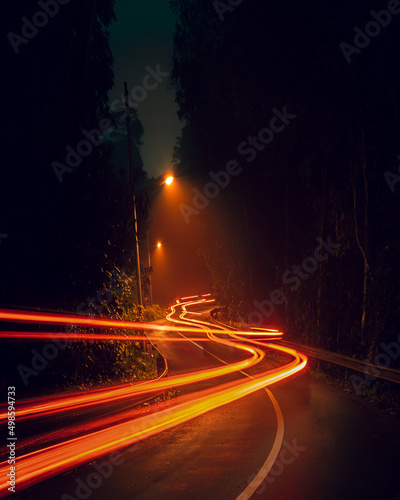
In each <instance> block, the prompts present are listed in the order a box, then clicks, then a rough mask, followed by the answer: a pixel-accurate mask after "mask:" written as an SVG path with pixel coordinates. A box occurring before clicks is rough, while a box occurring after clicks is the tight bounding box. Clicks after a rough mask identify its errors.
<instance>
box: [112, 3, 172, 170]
mask: <svg viewBox="0 0 400 500" xmlns="http://www.w3.org/2000/svg"><path fill="white" fill-rule="evenodd" d="M115 12H116V17H117V21H116V22H114V23H113V24H112V26H111V27H110V35H111V36H110V45H111V50H112V53H113V57H114V77H115V86H114V88H113V90H112V91H111V92H110V94H109V98H110V103H112V102H113V100H115V99H120V98H121V94H122V93H123V88H124V87H123V85H124V81H127V83H128V89H129V91H130V92H131V91H132V89H134V88H135V87H137V86H142V87H143V83H144V81H145V82H146V83H148V86H149V87H153V86H154V85H153V84H154V82H155V80H154V78H153V77H151V78H148V79H147V80H144V79H145V78H146V76H147V75H148V74H149V71H148V69H146V68H148V67H150V68H151V69H152V70H153V71H154V72H156V71H157V67H158V68H159V74H160V75H164V74H165V73H169V74H170V73H171V69H172V51H173V35H174V28H175V18H174V15H173V13H172V11H171V10H170V8H169V6H168V2H167V0H147V1H146V2H132V1H131V0H117V2H116V8H115ZM160 80H161V83H159V84H158V85H157V87H156V88H154V89H153V90H148V91H146V92H147V95H145V94H143V93H142V92H141V91H140V90H138V91H137V93H136V94H135V96H137V98H138V100H137V101H135V99H133V100H134V101H135V102H137V103H138V106H137V108H136V109H137V111H138V116H139V119H140V121H141V122H142V124H143V127H144V137H143V142H144V144H143V146H142V147H141V156H142V159H143V163H144V169H145V170H146V171H147V173H148V174H149V176H150V177H152V176H154V177H157V176H159V175H160V174H162V173H163V172H165V171H166V170H169V169H170V168H171V158H172V153H173V147H174V145H175V142H176V138H177V137H178V136H179V135H180V130H181V123H180V122H179V119H178V116H177V109H178V107H177V105H176V103H175V101H174V99H175V92H174V89H173V88H172V86H171V83H170V77H169V76H167V77H166V76H161V77H160ZM139 101H140V102H139Z"/></svg>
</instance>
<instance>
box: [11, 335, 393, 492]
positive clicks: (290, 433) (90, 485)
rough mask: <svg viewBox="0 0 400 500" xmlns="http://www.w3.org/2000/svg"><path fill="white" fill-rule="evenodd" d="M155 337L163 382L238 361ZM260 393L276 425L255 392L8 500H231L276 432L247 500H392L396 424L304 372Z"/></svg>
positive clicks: (207, 347) (217, 350)
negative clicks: (165, 373) (268, 464)
mask: <svg viewBox="0 0 400 500" xmlns="http://www.w3.org/2000/svg"><path fill="white" fill-rule="evenodd" d="M165 335H168V334H165V333H159V334H158V336H159V340H158V341H157V347H158V349H159V350H160V351H161V352H162V353H163V354H164V355H165V356H166V358H167V360H168V365H169V369H170V374H171V375H175V374H179V373H183V372H188V371H193V370H198V369H201V368H206V367H211V366H218V365H219V364H220V363H221V362H220V361H218V360H217V359H216V358H215V356H217V357H218V358H220V359H222V360H224V361H226V362H232V361H237V360H239V359H243V355H242V354H237V352H236V351H232V349H230V348H229V347H226V346H220V345H218V346H215V345H214V344H211V343H210V342H200V343H198V342H196V343H197V344H198V345H195V344H193V343H191V342H189V341H188V342H175V343H170V342H165V341H163V336H165ZM185 335H186V334H185ZM196 336H198V335H196ZM188 337H189V335H188ZM241 376H244V375H241V374H234V375H231V376H229V377H231V378H230V379H231V380H233V379H234V378H237V377H241ZM229 377H224V380H229ZM215 382H218V379H217V380H216V381H206V382H203V383H199V384H196V386H190V387H189V386H188V387H184V388H181V389H180V392H179V394H184V393H188V392H190V391H193V390H199V389H203V388H205V387H211V386H212V385H213V384H214V383H215ZM270 391H271V393H272V394H273V395H274V396H275V398H276V400H277V402H278V404H279V407H280V410H281V412H282V415H283V420H282V421H281V422H280V424H279V425H278V418H277V414H276V409H275V407H274V405H273V403H272V402H271V398H270V395H269V393H268V391H265V390H260V391H258V392H256V393H254V394H252V395H250V396H246V397H244V398H242V399H240V400H237V401H235V402H233V403H230V404H228V405H225V406H222V407H220V408H218V409H215V410H212V411H210V412H208V413H206V414H204V415H202V416H200V417H197V418H195V419H193V420H190V421H189V422H187V423H184V424H181V425H179V426H177V427H174V428H172V429H170V430H167V431H164V432H162V433H161V434H158V435H155V436H153V437H150V438H148V439H146V440H143V441H141V442H139V443H137V444H136V445H133V446H131V447H129V448H126V449H122V450H121V452H120V453H117V454H116V455H115V456H114V457H110V456H105V457H102V458H100V459H98V460H96V461H94V462H91V463H88V464H85V465H83V466H80V467H78V468H76V469H73V470H71V471H68V472H66V473H64V474H62V475H60V476H57V477H54V478H52V479H49V480H47V481H44V482H42V483H40V484H38V485H36V486H33V487H31V488H28V489H27V490H24V491H21V492H20V493H16V494H15V495H12V498H15V499H21V500H28V499H35V500H36V499H44V500H46V499H62V500H71V499H76V498H79V499H82V498H92V499H93V500H97V499H99V500H109V499H112V500H114V499H118V500H119V499H121V500H124V499H129V500H131V499H135V500H136V499H138V500H141V499H151V500H153V499H154V500H158V499H163V500H169V499H171V500H172V499H174V500H206V499H207V500H214V499H215V500H220V499H232V500H235V499H236V498H238V497H239V495H240V494H241V493H242V492H243V491H244V490H245V489H246V487H247V486H248V484H249V483H251V481H252V480H253V478H254V476H255V475H256V474H257V473H258V471H259V470H260V469H261V468H262V467H263V464H264V463H265V461H266V460H267V458H268V456H269V455H270V453H271V450H272V449H273V446H274V441H275V439H276V435H277V432H278V428H282V425H283V426H284V435H283V443H282V446H281V448H280V450H279V454H278V458H277V461H276V462H275V464H274V466H273V467H272V469H271V471H270V472H269V474H268V476H267V478H266V479H265V480H264V482H263V483H262V484H261V485H260V487H259V488H258V490H257V491H256V492H255V493H254V494H253V496H252V498H253V499H257V498H259V499H289V500H292V499H296V500H297V499H300V500H301V499H308V500H314V499H315V500H320V499H347V498H348V499H400V474H399V473H400V460H399V456H400V454H399V450H400V422H399V419H398V418H397V417H394V416H390V415H387V414H383V413H382V412H380V411H379V410H377V409H375V408H374V407H372V406H370V405H368V404H366V403H364V402H362V401H360V400H359V399H358V398H356V397H355V396H353V395H351V394H348V393H345V392H343V391H341V390H339V389H336V388H335V387H333V386H330V385H327V384H326V383H324V382H322V381H317V380H315V379H313V378H312V377H311V376H310V375H309V374H308V373H304V372H302V373H301V374H299V375H297V376H295V377H292V378H289V379H287V380H286V381H283V382H281V383H279V384H277V385H273V386H271V388H270ZM242 498H243V497H242Z"/></svg>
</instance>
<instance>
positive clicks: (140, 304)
mask: <svg viewBox="0 0 400 500" xmlns="http://www.w3.org/2000/svg"><path fill="white" fill-rule="evenodd" d="M124 93H125V116H126V137H127V140H128V171H129V189H130V191H131V193H132V201H133V222H134V231H135V260H136V277H137V293H138V307H139V321H141V320H142V309H143V302H142V282H141V276H140V254H139V237H138V227H137V214H136V198H135V186H134V181H133V165H132V144H131V130H130V123H131V119H130V115H129V93H128V84H127V82H124Z"/></svg>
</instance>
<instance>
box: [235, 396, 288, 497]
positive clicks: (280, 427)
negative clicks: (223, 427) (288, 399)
mask: <svg viewBox="0 0 400 500" xmlns="http://www.w3.org/2000/svg"><path fill="white" fill-rule="evenodd" d="M264 390H265V391H266V392H267V394H268V396H269V398H270V399H271V402H272V404H273V405H274V409H275V413H276V418H277V430H276V436H275V441H274V444H273V445H272V449H271V451H270V453H269V455H268V457H267V460H266V461H265V462H264V464H263V466H262V467H261V469H260V470H259V471H258V473H257V475H256V477H255V478H254V479H253V481H252V482H251V483H250V484H249V485H248V486H247V488H246V489H245V490H244V491H242V493H241V494H240V495H239V496H238V497H237V498H236V500H248V499H249V498H250V497H251V496H252V495H253V493H254V492H255V491H256V490H257V488H258V487H259V486H260V484H261V483H262V482H263V481H264V479H265V478H266V477H267V476H268V474H269V471H270V470H271V468H272V466H273V465H274V463H275V460H276V459H277V457H278V454H279V451H280V449H281V446H282V441H283V433H284V430H285V424H284V420H283V415H282V410H281V407H280V406H279V403H278V401H277V400H276V399H275V397H274V395H273V394H272V392H271V391H270V390H269V389H268V388H267V387H265V388H264Z"/></svg>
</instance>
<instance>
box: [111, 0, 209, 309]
mask: <svg viewBox="0 0 400 500" xmlns="http://www.w3.org/2000/svg"><path fill="white" fill-rule="evenodd" d="M116 17H117V22H115V23H114V24H113V25H112V26H111V28H110V34H111V38H110V45H111V50H112V52H113V56H114V77H115V87H114V89H113V90H112V92H110V103H111V102H112V101H113V100H114V99H118V98H120V97H121V93H122V91H123V82H124V81H127V82H128V89H129V90H130V91H131V90H132V89H133V88H134V87H135V86H137V85H142V82H143V78H144V77H145V76H146V75H147V74H148V72H147V70H146V68H147V67H148V66H150V67H151V68H152V69H154V70H155V69H156V67H157V65H159V67H160V70H161V71H162V72H168V73H170V72H171V69H172V51H173V35H174V30H175V18H174V15H173V13H172V12H171V10H170V8H169V7H168V2H167V0H147V1H146V2H141V3H139V2H132V1H130V0H117V2H116ZM151 81H152V82H153V80H151ZM174 99H175V92H174V89H173V88H172V86H171V83H170V80H169V77H166V78H165V79H163V81H162V83H160V84H159V86H158V87H157V88H155V89H154V90H151V91H148V93H147V96H146V98H145V99H144V100H143V101H142V102H140V103H139V104H138V107H137V110H138V116H139V119H140V120H141V122H142V123H143V126H144V131H145V133H144V137H143V142H144V144H143V146H142V147H141V156H142V159H143V163H144V169H145V170H146V172H147V173H148V174H149V177H153V176H154V177H158V176H159V175H160V174H162V173H164V172H166V171H168V170H169V169H171V167H172V165H171V159H172V153H173V148H174V145H175V142H176V138H177V137H178V136H179V135H180V133H181V125H182V124H181V123H180V122H179V119H178V116H177V110H178V106H177V105H176V103H175V100H174ZM167 190H168V192H167ZM164 191H165V192H164ZM187 193H191V186H189V185H188V184H186V183H184V182H183V180H181V179H178V180H177V181H176V182H175V183H174V184H173V185H172V186H171V188H167V187H164V188H163V190H162V191H161V192H160V191H159V192H158V193H156V194H155V196H153V197H152V210H151V212H150V230H149V231H150V242H151V247H152V253H151V255H152V267H153V269H154V273H153V290H154V301H155V302H158V303H160V304H162V305H168V304H170V303H171V302H172V301H173V300H174V299H175V298H177V297H179V296H184V295H192V294H195V293H206V292H209V291H210V288H211V281H210V277H209V273H208V271H207V269H206V268H205V265H204V263H203V261H202V259H201V258H200V257H199V256H198V255H197V247H198V241H196V240H197V235H196V234H195V230H194V228H193V227H189V226H187V225H186V224H185V222H184V220H183V218H182V216H181V213H180V212H179V208H178V207H179V203H181V202H182V197H186V196H188V195H187ZM158 240H161V241H162V243H163V246H162V248H161V249H157V248H156V242H157V241H158ZM146 258H147V248H146V244H145V242H143V244H142V245H141V259H142V263H143V264H144V265H147V261H146Z"/></svg>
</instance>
